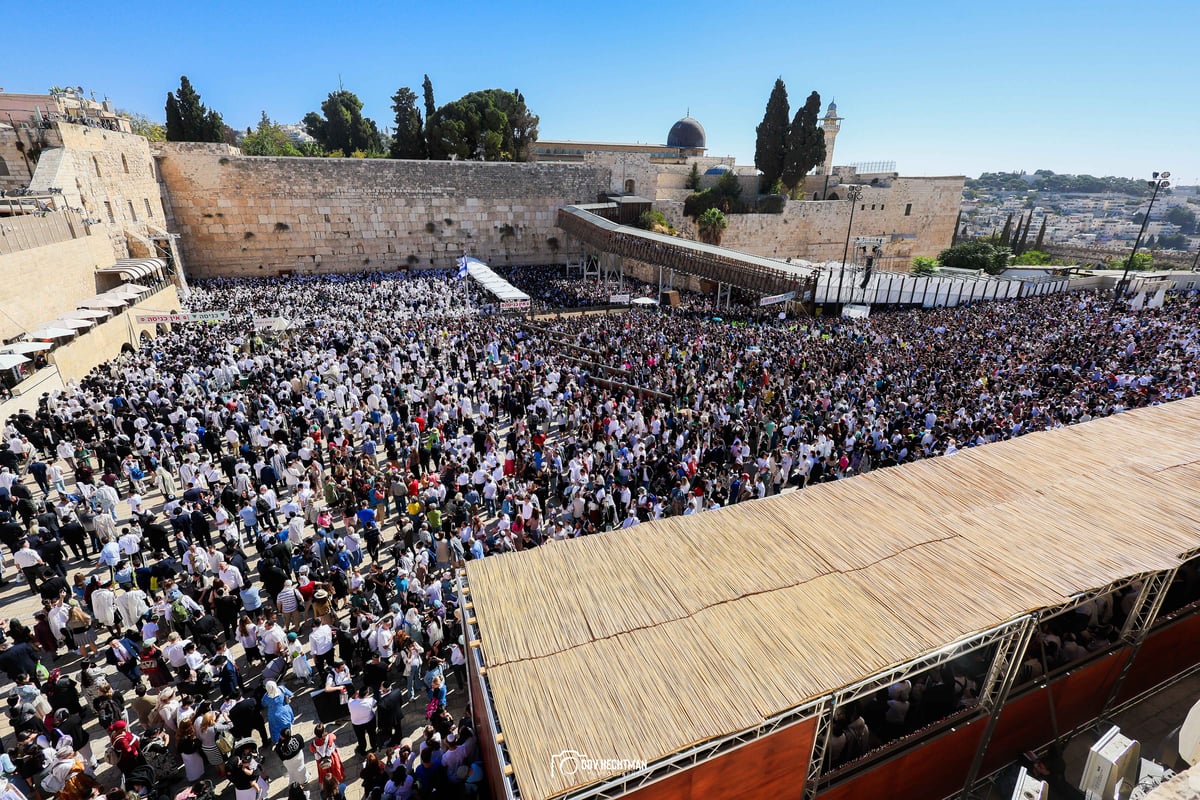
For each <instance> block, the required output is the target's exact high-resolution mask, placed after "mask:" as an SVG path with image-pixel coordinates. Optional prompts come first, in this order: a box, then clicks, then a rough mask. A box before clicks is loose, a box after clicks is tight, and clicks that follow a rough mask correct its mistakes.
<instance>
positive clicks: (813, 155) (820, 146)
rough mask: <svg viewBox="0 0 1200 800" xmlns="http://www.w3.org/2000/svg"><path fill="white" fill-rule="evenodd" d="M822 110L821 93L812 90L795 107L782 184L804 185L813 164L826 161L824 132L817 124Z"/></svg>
mask: <svg viewBox="0 0 1200 800" xmlns="http://www.w3.org/2000/svg"><path fill="white" fill-rule="evenodd" d="M820 113H821V95H819V94H817V93H816V92H813V93H811V94H810V95H809V96H808V99H807V100H805V101H804V105H803V106H801V107H800V108H799V109H797V110H796V117H795V119H793V120H792V126H791V128H790V129H789V130H788V135H787V154H786V155H785V156H784V161H783V174H782V175H781V177H782V179H783V183H784V185H785V186H787V187H788V189H789V190H792V191H795V189H796V187H798V186H802V185H803V183H804V176H805V175H807V174H808V173H809V172H811V171H812V169H813V167H815V166H817V165H818V164H822V163H824V162H825V133H824V132H823V131H822V130H821V128H820V127H819V125H818V124H817V119H818V116H819V115H820Z"/></svg>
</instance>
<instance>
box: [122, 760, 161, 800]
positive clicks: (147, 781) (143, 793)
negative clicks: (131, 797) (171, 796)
mask: <svg viewBox="0 0 1200 800" xmlns="http://www.w3.org/2000/svg"><path fill="white" fill-rule="evenodd" d="M154 783H155V774H154V768H153V767H151V766H150V765H149V764H138V765H137V766H136V767H134V768H133V769H131V770H129V772H128V773H126V775H125V791H126V792H133V793H134V794H136V795H137V796H138V797H139V798H143V800H159V798H160V795H158V794H155V792H154ZM165 796H166V795H161V797H165Z"/></svg>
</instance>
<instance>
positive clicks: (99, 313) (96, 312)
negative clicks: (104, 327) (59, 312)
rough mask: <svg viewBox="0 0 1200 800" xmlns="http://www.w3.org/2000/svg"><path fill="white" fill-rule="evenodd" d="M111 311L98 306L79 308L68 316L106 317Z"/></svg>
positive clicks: (78, 317) (74, 317) (84, 317)
mask: <svg viewBox="0 0 1200 800" xmlns="http://www.w3.org/2000/svg"><path fill="white" fill-rule="evenodd" d="M111 313H112V312H111V311H104V310H101V309H98V308H77V309H75V310H74V311H72V312H71V313H70V314H68V315H67V316H68V317H70V318H71V319H104V318H105V317H107V316H108V315H109V314H111Z"/></svg>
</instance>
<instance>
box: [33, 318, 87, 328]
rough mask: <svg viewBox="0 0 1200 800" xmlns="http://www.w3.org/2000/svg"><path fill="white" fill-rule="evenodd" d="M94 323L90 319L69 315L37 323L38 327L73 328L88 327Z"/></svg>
mask: <svg viewBox="0 0 1200 800" xmlns="http://www.w3.org/2000/svg"><path fill="white" fill-rule="evenodd" d="M95 324H96V321H95V320H91V319H75V318H71V317H65V318H63V319H52V320H50V321H49V322H44V323H42V324H41V325H38V327H39V328H75V329H79V330H81V329H83V328H90V327H92V326H93V325H95Z"/></svg>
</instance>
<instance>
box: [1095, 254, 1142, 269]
mask: <svg viewBox="0 0 1200 800" xmlns="http://www.w3.org/2000/svg"><path fill="white" fill-rule="evenodd" d="M1128 261H1129V259H1128V258H1115V259H1113V260H1112V261H1110V262H1108V263H1107V264H1105V265H1104V268H1105V269H1119V270H1124V269H1125V263H1126V262H1128ZM1129 269H1130V270H1131V271H1133V272H1145V271H1147V270H1151V269H1154V256H1152V255H1150V254H1149V253H1138V254H1137V255H1135V256H1133V261H1132V266H1130V267H1129Z"/></svg>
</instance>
